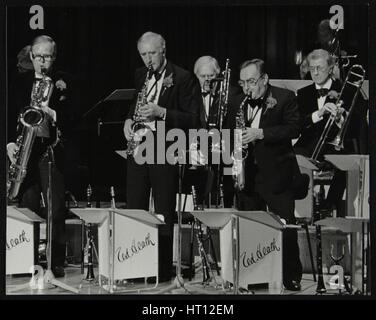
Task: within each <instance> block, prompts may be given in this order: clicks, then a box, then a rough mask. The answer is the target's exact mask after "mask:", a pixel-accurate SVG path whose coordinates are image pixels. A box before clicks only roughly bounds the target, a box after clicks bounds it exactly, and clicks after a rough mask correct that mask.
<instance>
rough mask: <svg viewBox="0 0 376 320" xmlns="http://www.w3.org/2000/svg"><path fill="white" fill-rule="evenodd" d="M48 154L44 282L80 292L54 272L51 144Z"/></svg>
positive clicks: (52, 162) (50, 285)
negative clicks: (46, 237)
mask: <svg viewBox="0 0 376 320" xmlns="http://www.w3.org/2000/svg"><path fill="white" fill-rule="evenodd" d="M47 155H48V187H47V236H48V241H47V270H46V272H45V273H44V278H43V283H44V284H45V285H46V286H47V287H50V288H51V287H53V286H56V287H59V288H61V289H64V290H67V291H71V292H73V293H79V290H78V289H76V288H73V287H71V286H68V285H67V284H65V283H63V282H61V281H58V280H56V279H55V276H54V274H53V272H52V222H53V217H52V204H53V202H52V165H53V164H54V163H55V159H54V153H53V149H52V147H51V146H49V147H48V149H47Z"/></svg>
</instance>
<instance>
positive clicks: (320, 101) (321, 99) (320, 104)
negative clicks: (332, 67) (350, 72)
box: [312, 78, 333, 123]
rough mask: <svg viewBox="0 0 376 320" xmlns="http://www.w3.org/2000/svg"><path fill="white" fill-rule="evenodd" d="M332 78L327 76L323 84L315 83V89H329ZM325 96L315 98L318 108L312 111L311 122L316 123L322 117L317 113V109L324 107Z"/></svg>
mask: <svg viewBox="0 0 376 320" xmlns="http://www.w3.org/2000/svg"><path fill="white" fill-rule="evenodd" d="M332 83H333V80H332V79H331V78H329V79H328V80H327V81H326V82H325V84H324V85H323V86H319V85H318V84H315V88H316V90H318V89H328V90H329V89H330V87H331V86H332ZM325 99H326V96H324V97H319V98H317V107H318V110H317V111H315V112H313V113H312V122H313V123H317V122H319V121H321V120H322V119H323V117H320V116H319V115H318V111H319V110H321V109H322V108H323V107H324V104H325Z"/></svg>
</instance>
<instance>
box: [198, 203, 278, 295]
mask: <svg viewBox="0 0 376 320" xmlns="http://www.w3.org/2000/svg"><path fill="white" fill-rule="evenodd" d="M192 214H193V215H194V216H195V217H196V218H197V219H199V220H200V221H201V222H202V223H204V224H206V225H208V226H210V227H211V228H219V229H220V236H221V261H222V267H221V273H222V281H223V282H224V281H228V282H230V283H233V293H234V294H239V293H240V291H241V290H240V286H241V285H243V286H244V285H246V284H251V283H260V282H253V281H255V277H256V278H258V279H257V280H259V279H262V280H268V281H265V282H269V283H278V284H279V285H280V287H282V285H281V283H282V232H281V231H282V230H283V229H284V228H285V225H284V224H283V223H282V222H281V220H280V219H279V218H278V217H277V216H276V215H274V214H273V213H270V212H264V211H237V210H235V209H218V210H215V209H214V210H213V209H212V210H204V211H194V212H192ZM248 227H251V228H252V229H253V230H254V231H256V230H257V229H259V230H261V229H262V230H261V231H260V233H259V235H258V236H257V241H261V240H260V239H261V238H263V237H264V235H265V236H266V235H268V236H270V235H272V236H273V237H274V240H275V241H274V242H273V240H271V243H274V244H275V246H274V247H273V250H272V251H271V252H270V254H271V255H269V256H265V257H264V258H263V259H260V262H257V261H256V262H254V267H255V268H253V266H252V265H249V266H247V267H245V266H244V263H243V262H242V263H240V256H241V255H243V254H244V257H243V258H245V257H246V251H247V250H248V249H247V248H251V247H257V245H255V243H256V242H257V241H254V240H252V241H251V240H250V239H246V237H245V236H246V235H247V233H248V232H245V229H244V228H248ZM279 233H281V234H279ZM264 240H265V239H263V241H264ZM269 244H270V243H269ZM278 245H279V246H278ZM276 248H278V250H277V251H278V252H277V251H275V250H274V249H276ZM240 251H242V253H240ZM267 259H269V260H267ZM245 260H247V261H248V256H247V259H245ZM242 261H244V259H242ZM265 261H267V265H268V266H269V270H268V273H266V272H265V273H264V272H263V270H262V269H267V268H261V267H260V264H259V265H257V263H265V265H264V267H265V266H267V265H266V262H265ZM252 264H253V263H252ZM271 265H272V267H270V266H271ZM248 267H250V268H251V269H252V272H249V270H250V269H247V268H248ZM253 272H254V274H255V275H252V273H253ZM259 275H261V276H259ZM261 282H262V281H261Z"/></svg>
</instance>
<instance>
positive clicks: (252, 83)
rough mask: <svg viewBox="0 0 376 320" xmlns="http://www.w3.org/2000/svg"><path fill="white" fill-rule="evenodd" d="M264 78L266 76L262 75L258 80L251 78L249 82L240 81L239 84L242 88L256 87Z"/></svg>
mask: <svg viewBox="0 0 376 320" xmlns="http://www.w3.org/2000/svg"><path fill="white" fill-rule="evenodd" d="M263 77H264V74H262V75H261V76H260V77H259V78H258V79H253V78H250V79H247V80H239V81H238V83H239V86H241V87H244V86H245V84H247V85H248V86H255V85H256V84H257V82H258V81H259V80H260V79H261V78H263Z"/></svg>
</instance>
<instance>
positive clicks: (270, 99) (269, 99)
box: [265, 95, 277, 112]
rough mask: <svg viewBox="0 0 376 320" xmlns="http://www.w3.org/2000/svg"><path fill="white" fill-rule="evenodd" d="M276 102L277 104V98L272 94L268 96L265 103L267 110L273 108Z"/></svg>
mask: <svg viewBox="0 0 376 320" xmlns="http://www.w3.org/2000/svg"><path fill="white" fill-rule="evenodd" d="M276 104H277V100H276V99H275V98H273V97H272V96H271V95H270V96H269V97H267V98H266V101H265V105H266V109H265V112H267V111H268V110H271V109H273V108H274V107H275V105H276Z"/></svg>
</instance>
